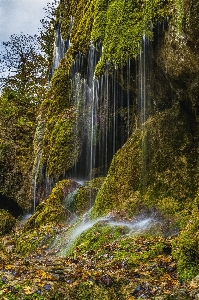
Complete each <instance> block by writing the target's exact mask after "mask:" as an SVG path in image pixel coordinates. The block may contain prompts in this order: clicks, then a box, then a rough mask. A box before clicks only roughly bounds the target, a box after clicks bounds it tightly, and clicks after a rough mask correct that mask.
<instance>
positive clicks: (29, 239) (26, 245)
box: [16, 179, 77, 255]
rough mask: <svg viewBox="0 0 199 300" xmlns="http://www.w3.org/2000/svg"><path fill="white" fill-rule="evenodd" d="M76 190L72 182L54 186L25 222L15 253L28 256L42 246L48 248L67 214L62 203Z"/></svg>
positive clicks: (62, 182) (17, 239)
mask: <svg viewBox="0 0 199 300" xmlns="http://www.w3.org/2000/svg"><path fill="white" fill-rule="evenodd" d="M76 188H77V184H76V183H75V182H73V181H72V180H67V179H66V180H62V181H60V182H58V183H57V184H56V186H55V187H54V188H53V190H52V192H51V194H50V195H49V196H48V198H47V199H46V200H45V201H43V202H41V203H40V204H39V205H38V206H37V208H36V211H35V213H34V215H33V216H32V217H31V218H30V219H29V220H28V221H27V223H26V224H25V226H24V228H23V229H22V231H20V232H18V236H17V237H16V251H17V252H18V253H20V254H22V255H28V254H29V253H30V252H33V251H35V250H36V249H37V248H38V247H41V246H43V245H45V246H48V245H49V244H50V242H52V241H53V239H54V237H55V235H56V232H57V228H56V226H55V225H56V224H58V223H62V222H65V221H66V220H67V218H68V217H69V212H68V211H67V210H66V209H65V207H64V205H63V202H64V199H65V197H66V196H67V195H68V194H69V193H71V192H72V191H74V189H76Z"/></svg>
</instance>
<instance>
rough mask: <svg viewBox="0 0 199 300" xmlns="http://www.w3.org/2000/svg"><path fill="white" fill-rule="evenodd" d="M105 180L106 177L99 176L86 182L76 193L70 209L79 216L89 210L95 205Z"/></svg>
mask: <svg viewBox="0 0 199 300" xmlns="http://www.w3.org/2000/svg"><path fill="white" fill-rule="evenodd" d="M104 180H105V178H104V177H98V178H94V179H92V180H90V181H87V182H85V183H84V185H83V186H81V187H80V188H79V189H78V190H77V193H76V194H75V195H74V200H73V203H71V204H70V207H69V209H70V211H73V212H74V213H75V214H77V215H78V216H80V215H82V214H83V213H85V212H87V211H88V210H89V209H90V208H91V207H92V206H93V204H94V202H95V197H96V195H97V193H98V191H99V189H100V188H101V186H102V184H103V182H104Z"/></svg>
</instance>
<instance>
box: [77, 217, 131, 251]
mask: <svg viewBox="0 0 199 300" xmlns="http://www.w3.org/2000/svg"><path fill="white" fill-rule="evenodd" d="M129 231H130V230H129V228H128V227H125V226H112V225H109V224H108V223H107V222H106V221H100V220H99V221H98V222H97V223H96V224H94V225H93V226H92V227H91V228H90V229H88V230H86V231H85V232H83V233H82V234H81V235H80V236H79V237H78V238H77V239H76V241H75V243H74V245H73V247H74V249H71V253H72V255H74V253H73V252H74V251H75V252H77V253H78V255H79V254H84V253H86V252H87V251H92V250H99V251H100V249H101V251H102V252H103V246H104V245H105V244H106V243H107V239H108V242H112V241H115V240H116V239H117V238H119V237H121V236H123V235H126V234H128V233H129Z"/></svg>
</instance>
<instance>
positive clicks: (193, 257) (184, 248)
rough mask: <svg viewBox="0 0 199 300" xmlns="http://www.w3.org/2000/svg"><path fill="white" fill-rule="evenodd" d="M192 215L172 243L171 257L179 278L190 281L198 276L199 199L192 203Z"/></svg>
mask: <svg viewBox="0 0 199 300" xmlns="http://www.w3.org/2000/svg"><path fill="white" fill-rule="evenodd" d="M192 209H193V210H192V215H191V216H189V219H188V220H187V222H186V227H185V228H184V229H183V230H182V231H181V232H180V233H179V235H178V236H177V238H176V239H175V240H174V242H173V246H172V248H173V251H172V253H173V256H174V258H175V259H176V260H177V268H178V272H179V276H180V278H181V279H183V280H190V279H192V278H193V277H195V276H196V275H197V274H198V267H199V217H198V212H199V197H198V195H197V196H196V198H195V199H194V201H193V203H192Z"/></svg>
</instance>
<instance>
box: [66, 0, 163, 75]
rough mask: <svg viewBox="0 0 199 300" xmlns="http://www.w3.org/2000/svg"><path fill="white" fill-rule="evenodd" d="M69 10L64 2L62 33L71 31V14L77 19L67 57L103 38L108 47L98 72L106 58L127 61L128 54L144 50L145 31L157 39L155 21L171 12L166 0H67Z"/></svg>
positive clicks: (97, 72) (129, 55) (83, 50)
mask: <svg viewBox="0 0 199 300" xmlns="http://www.w3.org/2000/svg"><path fill="white" fill-rule="evenodd" d="M67 5H68V8H69V7H70V8H69V10H68V12H67V13H65V7H64V6H62V8H61V10H62V15H63V21H62V22H63V26H62V33H63V35H64V36H65V37H66V36H67V35H68V30H69V27H68V24H69V17H70V16H73V18H74V22H73V27H72V30H71V36H70V39H71V44H72V46H71V49H69V52H68V53H67V54H66V56H67V57H70V56H72V57H74V55H75V54H76V53H77V51H78V50H80V51H82V53H83V54H85V53H86V52H87V51H88V47H89V45H90V43H91V41H92V42H94V43H98V42H101V43H102V45H103V48H104V51H103V54H102V59H101V61H100V62H99V64H98V65H97V67H96V71H95V73H96V76H98V75H99V74H100V73H101V72H102V71H103V70H104V66H105V64H106V62H111V63H112V64H114V65H120V63H121V62H123V63H124V64H125V63H126V61H127V58H129V57H131V58H134V57H136V56H137V55H138V54H139V52H140V46H141V41H142V37H143V35H145V36H146V37H147V38H150V39H153V33H152V23H153V22H156V20H159V19H161V18H162V17H164V16H166V15H168V7H167V5H166V4H165V1H163V0H158V1H140V0H137V1H124V0H120V1H118V0H117V1H114V0H112V1H105V0H90V1H85V0H81V1H78V2H77V1H76V0H73V1H71V3H70V4H69V3H67Z"/></svg>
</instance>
